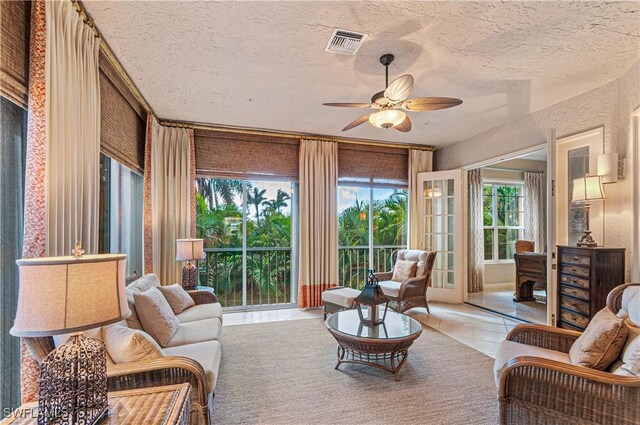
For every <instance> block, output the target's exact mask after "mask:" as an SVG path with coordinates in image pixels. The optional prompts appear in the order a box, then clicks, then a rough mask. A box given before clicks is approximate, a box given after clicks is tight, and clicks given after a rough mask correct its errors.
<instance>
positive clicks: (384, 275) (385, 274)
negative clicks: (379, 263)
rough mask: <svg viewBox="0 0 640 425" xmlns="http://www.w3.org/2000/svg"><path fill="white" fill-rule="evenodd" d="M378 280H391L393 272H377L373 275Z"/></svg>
mask: <svg viewBox="0 0 640 425" xmlns="http://www.w3.org/2000/svg"><path fill="white" fill-rule="evenodd" d="M373 275H374V276H375V277H377V278H378V280H391V278H392V277H393V271H390V272H379V273H374V274H373Z"/></svg>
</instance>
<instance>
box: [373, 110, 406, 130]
mask: <svg viewBox="0 0 640 425" xmlns="http://www.w3.org/2000/svg"><path fill="white" fill-rule="evenodd" d="M406 117H407V114H405V113H404V112H402V111H399V110H397V109H385V110H383V111H379V112H376V113H373V114H371V115H369V122H370V123H371V125H372V126H374V127H378V128H389V127H395V126H396V125H398V124H401V123H402V122H403V121H404V119H405V118H406Z"/></svg>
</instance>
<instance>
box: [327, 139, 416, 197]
mask: <svg viewBox="0 0 640 425" xmlns="http://www.w3.org/2000/svg"><path fill="white" fill-rule="evenodd" d="M408 153H409V151H408V149H404V148H393V147H386V146H374V145H369V146H367V145H357V144H350V143H340V144H339V146H338V183H339V184H341V185H348V184H355V185H374V186H381V187H397V188H402V187H407V186H408V173H409V163H408V158H409V157H408Z"/></svg>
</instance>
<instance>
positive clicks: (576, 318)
mask: <svg viewBox="0 0 640 425" xmlns="http://www.w3.org/2000/svg"><path fill="white" fill-rule="evenodd" d="M560 320H562V321H563V322H567V323H571V324H573V325H574V326H579V327H581V328H586V327H587V325H588V324H589V318H587V317H584V316H582V315H580V314H578V313H573V312H571V311H567V310H562V309H561V312H560Z"/></svg>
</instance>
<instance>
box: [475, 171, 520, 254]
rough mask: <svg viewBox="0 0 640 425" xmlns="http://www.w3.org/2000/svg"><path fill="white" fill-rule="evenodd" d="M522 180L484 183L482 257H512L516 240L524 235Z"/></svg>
mask: <svg viewBox="0 0 640 425" xmlns="http://www.w3.org/2000/svg"><path fill="white" fill-rule="evenodd" d="M523 197H524V188H523V184H522V183H489V182H488V183H485V184H484V187H483V223H484V259H485V261H501V260H513V254H514V253H515V244H516V240H518V239H522V238H523V237H524V227H523V211H522V206H523Z"/></svg>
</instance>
